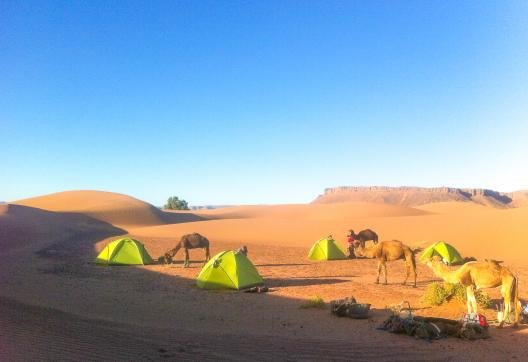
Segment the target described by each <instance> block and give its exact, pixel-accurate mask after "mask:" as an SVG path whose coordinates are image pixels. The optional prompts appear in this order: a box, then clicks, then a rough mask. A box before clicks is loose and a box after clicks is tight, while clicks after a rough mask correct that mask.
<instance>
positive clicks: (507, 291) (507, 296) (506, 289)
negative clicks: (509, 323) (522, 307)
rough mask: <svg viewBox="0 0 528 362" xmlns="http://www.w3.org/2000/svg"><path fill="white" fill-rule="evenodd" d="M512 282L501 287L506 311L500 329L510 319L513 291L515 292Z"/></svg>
mask: <svg viewBox="0 0 528 362" xmlns="http://www.w3.org/2000/svg"><path fill="white" fill-rule="evenodd" d="M512 282H513V281H512ZM512 282H510V283H502V286H501V295H502V298H503V301H504V311H503V317H502V321H501V322H500V324H499V326H500V327H502V326H503V325H504V323H505V321H506V319H509V318H510V314H511V302H512V300H511V294H512V291H513V285H512Z"/></svg>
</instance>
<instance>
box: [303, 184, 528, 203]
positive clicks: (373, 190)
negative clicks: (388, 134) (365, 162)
mask: <svg viewBox="0 0 528 362" xmlns="http://www.w3.org/2000/svg"><path fill="white" fill-rule="evenodd" d="M353 201H362V202H375V203H387V204H395V205H404V206H418V205H424V204H429V203H433V202H449V201H460V202H474V203H477V204H482V205H489V206H493V207H499V208H509V207H519V206H526V205H528V191H526V190H525V191H516V192H499V191H494V190H489V189H477V188H474V189H472V188H456V187H432V188H427V187H412V186H401V187H389V186H340V187H331V188H327V189H325V192H324V194H322V195H319V196H318V197H317V198H316V199H315V200H314V201H313V202H314V203H337V202H353Z"/></svg>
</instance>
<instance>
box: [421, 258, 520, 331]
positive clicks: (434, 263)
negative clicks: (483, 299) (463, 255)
mask: <svg viewBox="0 0 528 362" xmlns="http://www.w3.org/2000/svg"><path fill="white" fill-rule="evenodd" d="M426 264H427V266H428V267H430V268H431V269H433V272H434V273H435V275H436V276H437V277H440V278H442V279H443V280H445V281H446V282H448V283H452V284H456V283H460V284H462V285H463V286H465V287H466V295H467V303H466V304H467V310H468V313H477V300H476V298H475V290H478V289H481V288H497V287H499V286H500V287H501V295H502V298H503V299H504V314H503V315H504V316H509V315H510V313H511V302H513V305H514V311H515V318H514V326H516V325H517V324H518V323H519V314H520V312H521V311H520V308H519V290H518V289H519V286H518V280H517V277H515V276H514V275H513V273H512V272H511V271H510V270H509V269H508V268H506V267H504V266H502V265H500V262H497V261H495V260H486V261H471V262H469V263H466V264H464V265H462V266H461V267H460V268H458V269H456V270H453V271H451V270H450V269H449V268H448V267H447V265H445V264H444V263H443V261H442V259H441V258H440V257H439V256H437V255H435V256H433V257H432V258H431V259H429V260H428V261H427V263H426ZM503 324H504V320H502V321H500V325H499V326H500V327H502V326H503Z"/></svg>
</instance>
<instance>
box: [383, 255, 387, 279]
mask: <svg viewBox="0 0 528 362" xmlns="http://www.w3.org/2000/svg"><path fill="white" fill-rule="evenodd" d="M382 263H383V264H382V265H383V275H384V276H385V285H387V263H386V262H385V260H382Z"/></svg>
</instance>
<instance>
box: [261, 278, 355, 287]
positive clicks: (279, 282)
mask: <svg viewBox="0 0 528 362" xmlns="http://www.w3.org/2000/svg"><path fill="white" fill-rule="evenodd" d="M264 280H265V282H266V285H268V286H269V287H270V288H277V287H302V286H307V285H325V284H339V283H348V282H349V280H343V279H336V278H326V279H322V278H264Z"/></svg>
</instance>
